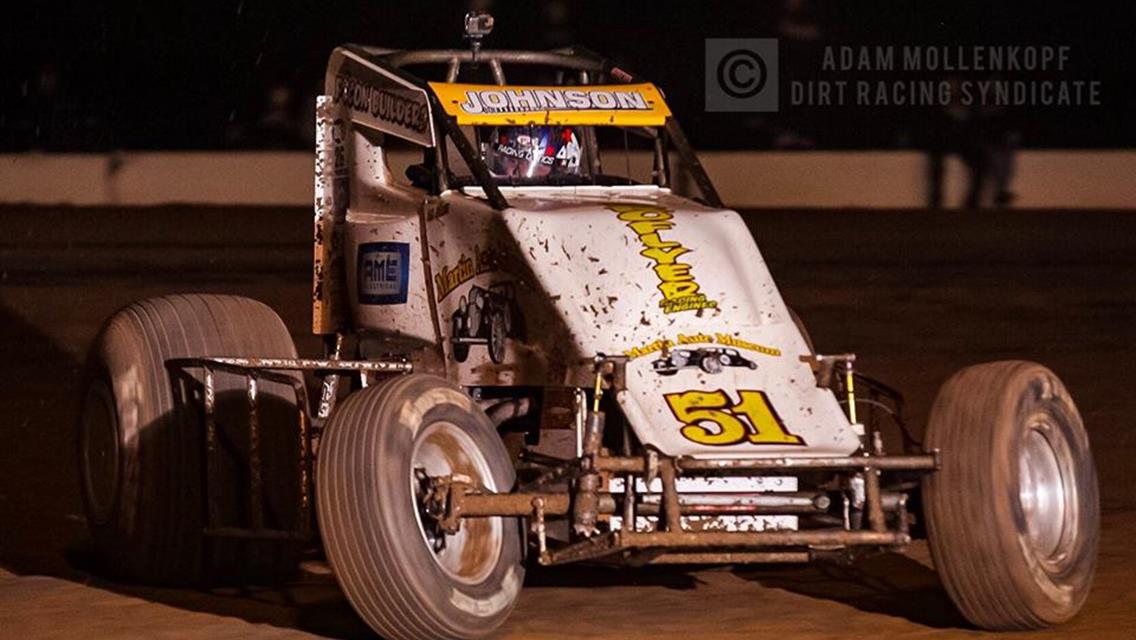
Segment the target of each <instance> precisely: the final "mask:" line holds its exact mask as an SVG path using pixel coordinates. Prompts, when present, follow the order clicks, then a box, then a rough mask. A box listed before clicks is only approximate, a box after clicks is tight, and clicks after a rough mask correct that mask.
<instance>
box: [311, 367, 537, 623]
mask: <svg viewBox="0 0 1136 640" xmlns="http://www.w3.org/2000/svg"><path fill="white" fill-rule="evenodd" d="M444 475H464V476H468V477H469V478H470V480H471V481H472V482H473V483H474V484H480V485H483V486H485V487H486V488H487V489H489V490H491V491H497V492H507V491H509V490H510V489H511V488H512V486H513V483H514V480H515V475H514V471H513V466H512V463H511V461H510V459H509V454H508V452H507V451H506V450H505V446H504V444H503V443H502V441H501V439H500V437H499V436H498V435H497V431H496V429H494V427H493V425H492V423H491V422H490V421H489V418H488V417H487V416H486V415H485V413H484V412H483V411H481V410H480V409H479V408H478V407H477V406H476V405H475V404H473V402H472V401H471V400H470V398H469V396H467V395H466V394H465V393H463V392H462V391H461V390H460V389H459V388H457V387H456V386H454V385H453V384H451V383H449V382H447V381H446V380H443V379H441V378H437V377H434V376H428V375H423V374H411V375H407V376H402V377H399V378H394V379H392V380H390V381H388V382H386V383H384V384H382V385H379V386H374V387H368V388H367V389H364V390H362V391H359V392H357V393H355V394H353V395H351V396H349V397H348V398H346V399H345V400H344V401H343V402H342V403H341V405H340V406H339V408H338V409H337V410H336V412H335V413H334V414H333V415H332V418H331V421H330V422H329V423H328V426H327V430H326V431H325V433H324V436H323V440H322V441H321V445H320V459H319V466H318V469H317V477H316V480H317V481H316V489H317V498H318V500H317V508H318V513H319V523H320V531H321V534H322V536H323V542H324V548H325V550H326V551H327V556H328V560H329V561H330V563H331V565H332V567H333V569H334V570H335V575H336V578H337V580H338V581H339V584H340V586H341V587H342V589H343V591H344V593H345V594H346V595H347V599H348V601H350V602H351V605H352V606H353V607H354V608H355V611H356V612H358V614H359V616H360V617H362V618H363V620H364V621H366V623H367V624H368V625H369V626H370V627H371V628H372V629H374V630H375V631H376V632H378V633H379V634H381V635H382V636H384V637H386V638H390V639H392V640H395V639H400V638H407V639H412V638H413V639H416V638H428V637H429V638H434V637H445V638H480V637H484V636H486V635H488V634H489V633H492V632H493V631H494V630H495V629H496V628H497V627H498V626H500V625H501V623H502V622H504V620H505V618H506V617H508V615H509V612H510V611H511V610H512V608H513V605H514V603H515V602H516V597H517V594H518V592H519V590H520V587H521V583H522V581H523V578H524V568H523V566H522V564H521V561H522V559H523V548H522V543H521V539H522V538H521V525H520V521H519V519H515V518H474V519H468V520H465V521H463V522H462V525H461V530H460V531H459V532H458V533H457V534H453V535H449V534H445V533H444V532H440V531H438V530H437V529H436V528H434V527H431V526H430V522H429V519H428V516H426V515H424V514H422V513H421V495H420V494H421V486H422V480H423V478H424V477H425V476H431V477H436V476H444Z"/></svg>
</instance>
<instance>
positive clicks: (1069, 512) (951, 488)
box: [923, 361, 1100, 630]
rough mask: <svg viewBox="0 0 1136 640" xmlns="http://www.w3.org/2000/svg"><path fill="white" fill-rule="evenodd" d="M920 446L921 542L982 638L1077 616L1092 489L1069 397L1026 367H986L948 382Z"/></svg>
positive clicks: (1047, 374) (1091, 539) (1039, 370)
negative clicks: (925, 452) (931, 456)
mask: <svg viewBox="0 0 1136 640" xmlns="http://www.w3.org/2000/svg"><path fill="white" fill-rule="evenodd" d="M927 447H928V448H929V449H939V450H940V451H941V452H942V453H941V455H942V468H941V469H940V470H938V471H937V472H935V473H933V474H930V475H929V476H927V478H926V479H925V481H924V487H923V499H924V504H925V512H926V517H927V529H928V540H929V542H930V545H931V553H932V556H933V558H934V560H935V567H936V569H938V572H939V575H940V578H941V579H942V581H943V585H944V586H945V587H946V589H947V592H948V593H950V595H951V598H952V600H954V602H955V604H956V605H957V606H958V608H959V610H960V611H961V612H962V614H963V615H964V616H965V617H966V618H967V619H968V620H970V622H972V623H973V624H975V625H976V626H979V627H982V628H985V629H1007V630H1008V629H1038V628H1044V627H1048V626H1051V625H1055V624H1060V623H1062V622H1064V621H1066V620H1068V619H1069V618H1071V617H1073V615H1074V614H1076V613H1077V611H1078V610H1080V608H1081V605H1082V604H1084V602H1085V598H1086V597H1087V596H1088V593H1089V587H1090V585H1091V583H1092V578H1093V573H1094V570H1095V568H1096V558H1097V545H1098V537H1099V517H1100V516H1099V514H1100V509H1099V506H1098V493H1097V478H1096V471H1095V468H1094V466H1093V459H1092V454H1091V452H1090V450H1089V439H1088V435H1087V434H1086V433H1085V428H1084V426H1083V424H1082V422H1081V416H1080V414H1079V413H1078V412H1077V407H1076V406H1075V405H1074V404H1073V400H1072V399H1071V398H1070V397H1069V393H1068V391H1067V390H1066V389H1065V386H1064V385H1063V384H1062V383H1061V381H1060V380H1059V379H1058V378H1057V376H1056V375H1054V374H1053V372H1052V371H1050V370H1049V369H1047V368H1045V367H1043V366H1041V365H1039V364H1035V363H1032V362H1020V361H1007V362H991V363H986V364H980V365H977V366H973V367H968V368H966V369H963V370H962V371H960V372H958V373H957V374H955V375H954V376H953V377H952V378H951V379H950V380H948V381H947V382H946V383H945V384H944V385H943V388H942V389H941V390H940V391H939V395H938V397H937V398H936V400H935V404H934V406H933V407H932V409H931V418H930V421H929V423H928V426H927Z"/></svg>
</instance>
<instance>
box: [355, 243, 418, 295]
mask: <svg viewBox="0 0 1136 640" xmlns="http://www.w3.org/2000/svg"><path fill="white" fill-rule="evenodd" d="M358 280H359V302H360V303H362V304H405V303H406V291H407V288H408V284H409V280H410V245H409V244H407V243H405V242H368V243H367V244H363V245H360V246H359V271H358Z"/></svg>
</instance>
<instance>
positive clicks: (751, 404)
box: [663, 390, 805, 446]
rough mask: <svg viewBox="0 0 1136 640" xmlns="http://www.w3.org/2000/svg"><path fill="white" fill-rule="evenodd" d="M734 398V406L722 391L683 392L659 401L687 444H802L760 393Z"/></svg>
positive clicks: (744, 394)
mask: <svg viewBox="0 0 1136 640" xmlns="http://www.w3.org/2000/svg"><path fill="white" fill-rule="evenodd" d="M738 396H739V398H740V401H739V402H738V403H737V404H733V401H732V400H731V398H730V397H729V396H728V395H726V392H725V391H684V392H682V393H668V394H665V395H664V396H663V397H664V398H665V399H666V401H667V406H669V407H670V408H671V412H672V413H674V415H675V417H676V418H678V420H679V422H682V423H683V425H682V430H681V431H680V433H682V436H683V437H684V438H686V439H687V440H690V441H691V442H696V443H698V444H705V445H711V446H727V445H733V444H740V443H742V442H749V443H751V444H793V445H804V444H805V441H804V439H803V438H801V437H800V436H798V435H794V434H792V433H789V432H788V431H787V430H786V429H785V425H784V424H782V422H781V418H780V417H778V415H777V413H776V412H775V411H773V407H772V406H770V404H769V398H767V397H766V396H765V392H764V391H747V390H742V391H738Z"/></svg>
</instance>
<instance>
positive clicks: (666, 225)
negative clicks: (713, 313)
mask: <svg viewBox="0 0 1136 640" xmlns="http://www.w3.org/2000/svg"><path fill="white" fill-rule="evenodd" d="M608 209H610V210H612V211H615V212H616V213H618V214H619V219H620V220H622V221H624V222H626V223H627V227H628V228H630V229H631V231H632V232H634V233H635V236H636V237H637V238H638V239H639V242H640V244H642V245H643V250H642V251H640V252H639V255H641V256H643V257H645V258H647V259H649V260H651V261H652V262H653V263H654V267H653V269H654V271H655V275H656V276H658V278H659V285H658V289H659V292H660V293H662V294H663V299H662V300H661V301H659V306H660V307H662V309H663V313H679V312H681V311H702V310H703V309H716V308H718V301H717V300H711V299H709V298H707V297H706V294H704V293H701V292H700V289H701V287H700V286H699V284H698V281H697V280H695V278H694V274H693V273H691V269H692V267H691V265H690V264H689V263H686V262H682V261H680V260H679V258H681V257H682V256H683V255H685V254H687V253H690V252H691V251H692V250H691V249H688V248H687V247H684V246H683V245H682V243H681V242H679V241H677V240H674V239H668V238H664V237H663V236H662V235H660V233H661V232H668V231H671V230H672V229H674V226H675V223H674V214H673V213H672V212H671V211H670V210H669V209H663V208H660V207H653V206H649V205H609V206H608ZM668 235H669V234H668Z"/></svg>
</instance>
